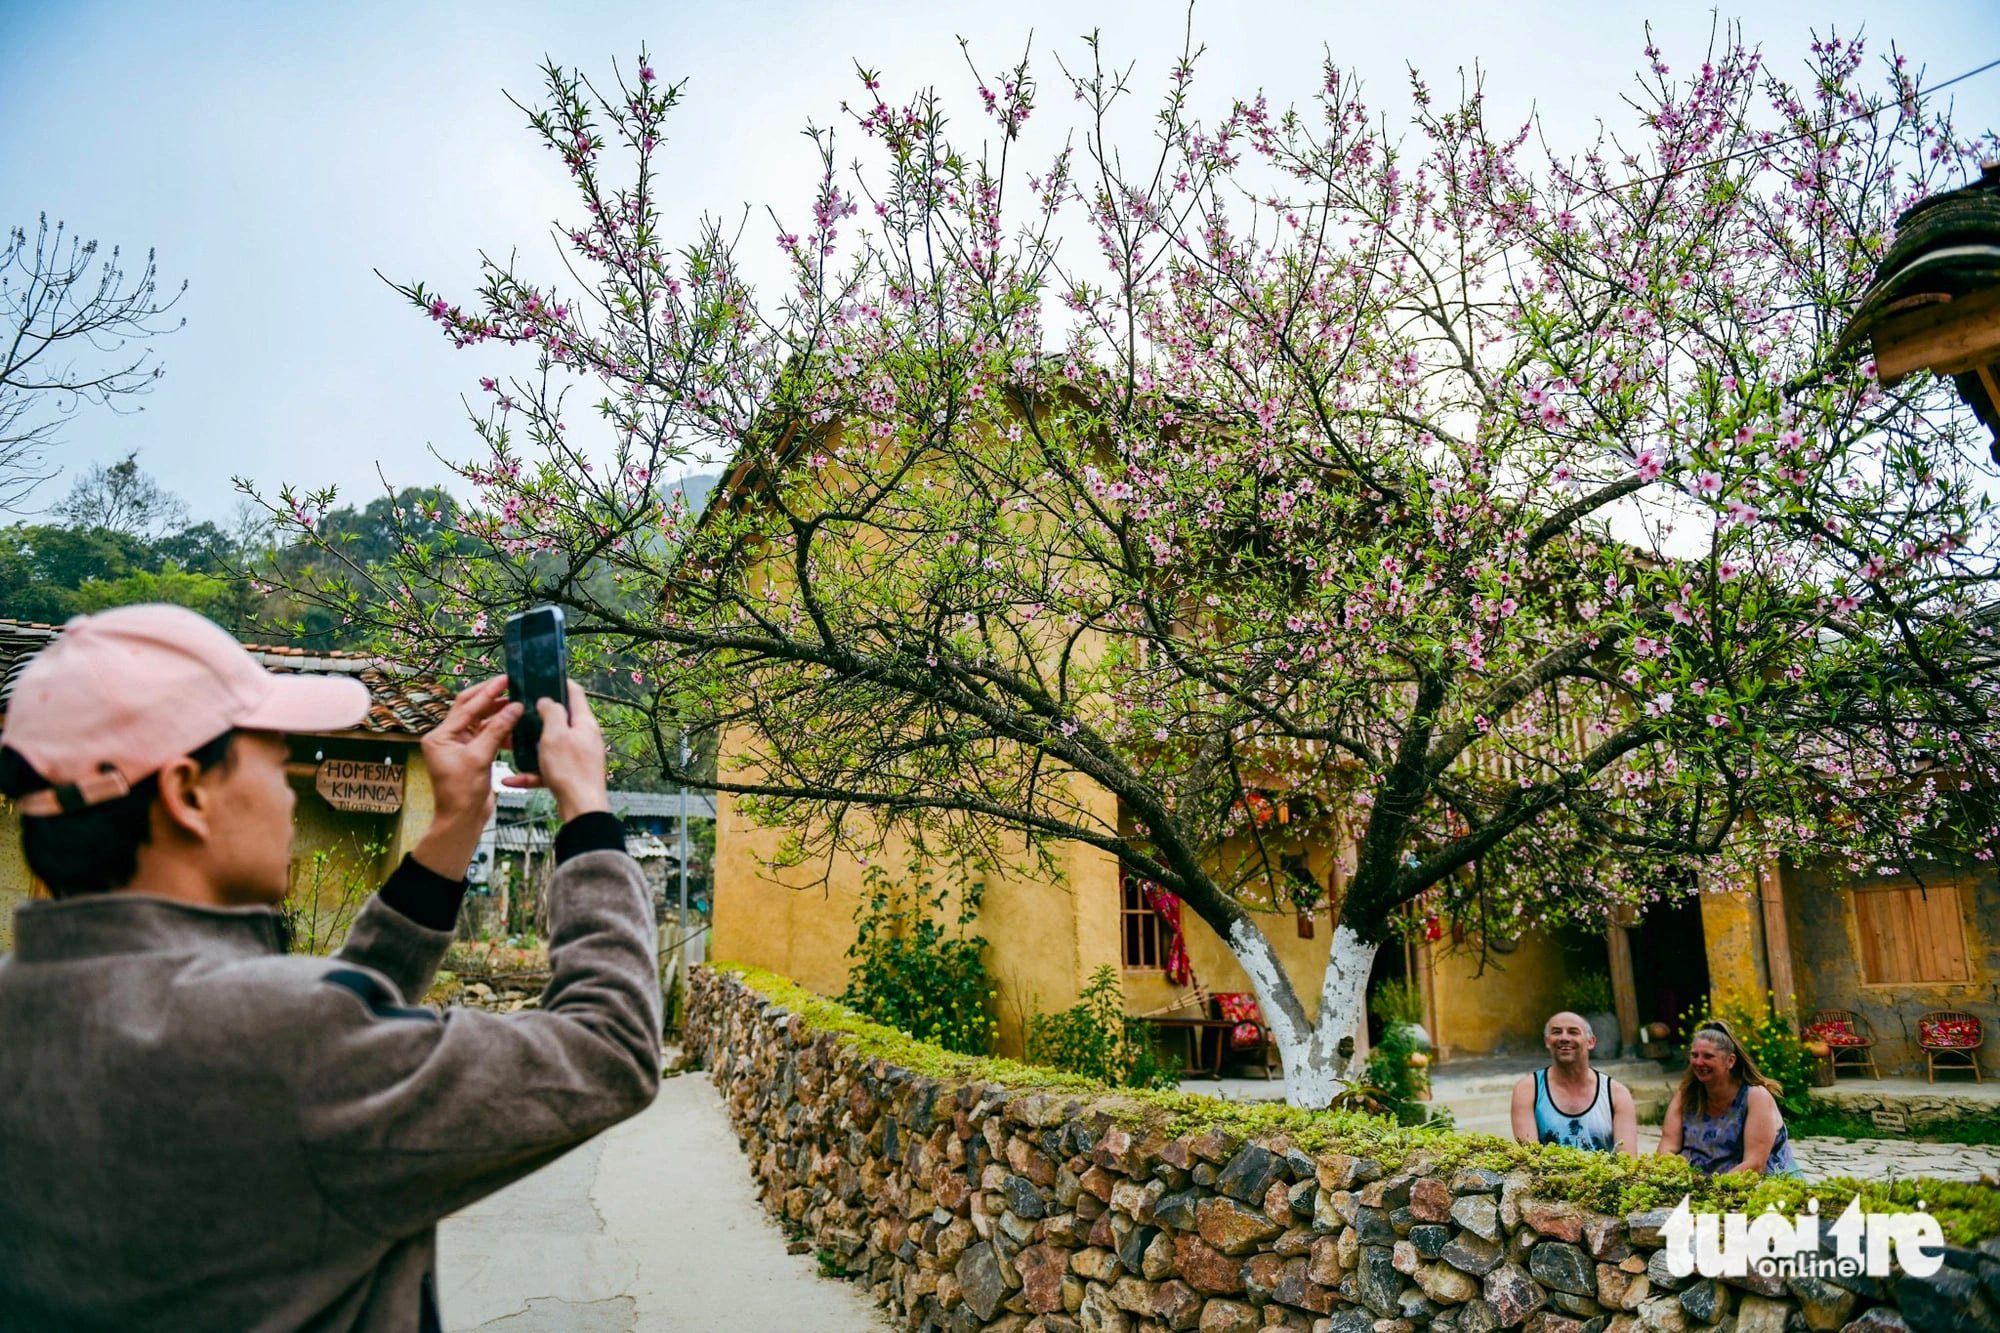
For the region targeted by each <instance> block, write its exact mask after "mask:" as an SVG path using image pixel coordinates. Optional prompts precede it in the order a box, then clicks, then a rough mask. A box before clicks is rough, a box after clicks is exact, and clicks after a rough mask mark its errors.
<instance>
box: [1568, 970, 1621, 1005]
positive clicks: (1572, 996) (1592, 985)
mask: <svg viewBox="0 0 2000 1333" xmlns="http://www.w3.org/2000/svg"><path fill="white" fill-rule="evenodd" d="M1559 994H1560V1003H1561V1004H1562V1007H1563V1008H1565V1009H1568V1010H1570V1011H1571V1012H1573V1013H1578V1014H1608V1013H1610V1012H1611V1010H1612V1008H1613V1006H1614V1005H1615V1004H1616V1003H1617V1002H1616V1001H1615V1000H1613V999H1612V997H1611V978H1610V977H1608V976H1606V975H1605V974H1604V973H1602V972H1585V973H1582V974H1581V975H1579V976H1574V977H1571V978H1570V979H1569V980H1567V981H1565V982H1563V986H1562V990H1561V992H1560V993H1559Z"/></svg>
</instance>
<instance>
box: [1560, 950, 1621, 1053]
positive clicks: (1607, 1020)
mask: <svg viewBox="0 0 2000 1333" xmlns="http://www.w3.org/2000/svg"><path fill="white" fill-rule="evenodd" d="M1562 1006H1563V1008H1565V1009H1568V1010H1570V1011H1571V1012H1573V1013H1577V1014H1581V1015H1582V1016H1583V1021H1584V1022H1586V1023H1588V1024H1590V1031H1591V1035H1592V1036H1594V1037H1596V1038H1597V1049H1596V1050H1595V1051H1593V1052H1592V1054H1593V1055H1594V1056H1595V1057H1596V1058H1597V1059H1599V1060H1615V1059H1617V1058H1618V1055H1619V1051H1620V1045H1621V1044H1620V1042H1619V1039H1618V1015H1617V1013H1616V1012H1614V1001H1613V1000H1612V998H1611V978H1610V977H1608V976H1606V975H1605V974H1604V973H1602V972H1585V973H1582V974H1581V975H1578V976H1574V977H1571V978H1570V979H1569V980H1568V981H1566V982H1564V983H1563V988H1562Z"/></svg>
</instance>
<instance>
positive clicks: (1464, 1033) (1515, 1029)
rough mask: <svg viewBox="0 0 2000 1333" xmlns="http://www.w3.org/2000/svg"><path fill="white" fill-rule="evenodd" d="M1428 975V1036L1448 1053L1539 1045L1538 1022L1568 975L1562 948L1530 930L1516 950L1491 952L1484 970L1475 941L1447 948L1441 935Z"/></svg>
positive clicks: (1553, 1006)
mask: <svg viewBox="0 0 2000 1333" xmlns="http://www.w3.org/2000/svg"><path fill="white" fill-rule="evenodd" d="M1431 975H1432V988H1433V989H1432V995H1433V997H1434V999H1435V1006H1434V1009H1433V1012H1434V1014H1435V1015H1436V1027H1437V1030H1436V1031H1434V1032H1432V1033H1431V1040H1432V1041H1433V1042H1434V1043H1436V1045H1437V1047H1438V1050H1439V1053H1440V1054H1441V1055H1442V1056H1443V1057H1444V1058H1446V1059H1450V1058H1452V1057H1454V1056H1457V1057H1465V1056H1475V1055H1492V1054H1494V1053H1495V1052H1497V1051H1500V1050H1501V1049H1502V1048H1504V1049H1505V1050H1506V1051H1507V1052H1508V1053H1510V1054H1516V1055H1518V1054H1522V1053H1526V1052H1532V1051H1535V1050H1539V1049H1540V1048H1541V1043H1542V1025H1543V1024H1544V1023H1546V1022H1547V1021H1548V1018H1549V1015H1550V1014H1553V1013H1555V1012H1556V1010H1557V1009H1559V1008H1560V1007H1561V1003H1560V1000H1559V998H1558V997H1559V996H1560V994H1561V992H1562V987H1563V982H1564V981H1565V980H1566V979H1567V973H1566V971H1565V969H1564V964H1563V956H1562V952H1561V950H1559V949H1557V948H1556V946H1555V944H1554V943H1553V942H1552V941H1550V940H1549V939H1548V938H1547V937H1545V936H1543V935H1539V934H1537V933H1535V932H1533V931H1530V932H1528V933H1527V934H1525V935H1523V936H1522V937H1521V940H1520V942H1519V944H1518V945H1517V946H1516V947H1515V949H1514V952H1512V953H1510V954H1498V955H1493V956H1490V957H1489V958H1488V959H1487V960H1486V966H1485V969H1484V971H1483V972H1482V971H1481V969H1480V965H1479V950H1478V947H1477V944H1476V942H1471V941H1468V943H1467V944H1465V945H1461V946H1459V947H1457V948H1445V947H1443V941H1439V942H1438V943H1436V944H1433V945H1432V946H1431Z"/></svg>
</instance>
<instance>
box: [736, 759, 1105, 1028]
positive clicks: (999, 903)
mask: <svg viewBox="0 0 2000 1333" xmlns="http://www.w3.org/2000/svg"><path fill="white" fill-rule="evenodd" d="M1102 799H1104V800H1108V799H1109V798H1108V797H1104V798H1102ZM782 836H783V835H782V833H781V832H780V831H778V830H773V829H766V828H759V827H758V826H756V825H755V824H753V823H751V822H750V821H749V820H748V819H747V818H746V817H745V816H744V815H743V813H742V811H741V810H740V809H739V808H738V807H737V803H736V802H735V801H734V800H732V799H731V798H730V797H729V796H727V795H722V796H719V797H718V798H717V800H716V850H715V911H714V918H713V919H714V930H713V940H712V946H711V951H710V956H712V957H714V958H716V959H718V960H720V961H724V962H735V963H748V964H752V965H754V966H757V967H766V968H769V969H771V970H772V971H774V972H778V973H781V974H783V975H785V976H788V977H791V978H792V979H793V980H795V981H797V982H798V983H799V984H800V985H802V986H805V987H807V988H809V989H811V990H815V991H818V992H819V993H820V994H822V995H838V994H840V992H841V991H842V990H844V989H846V986H847V970H848V961H849V960H848V958H847V950H848V948H849V947H850V946H851V945H852V944H853V943H854V935H855V915H856V913H857V911H858V909H859V908H860V906H861V903H862V894H863V876H864V874H865V873H866V869H865V867H864V866H862V865H861V864H860V863H859V862H857V861H855V860H854V859H852V858H849V857H840V858H837V859H836V860H835V861H834V862H833V864H832V866H831V867H828V866H827V865H826V864H825V863H823V862H822V863H819V864H816V865H813V866H808V867H800V868H798V869H794V870H787V871H783V872H778V873H776V874H774V872H772V871H771V870H770V869H769V868H768V865H767V863H768V861H769V859H770V858H771V857H772V856H773V855H774V854H775V853H776V851H777V849H778V847H779V844H780V842H781V841H782ZM904 852H905V849H903V848H901V847H899V846H896V845H893V844H892V845H891V846H889V847H886V848H884V849H883V851H882V852H881V853H880V857H881V858H882V860H883V863H884V864H886V865H888V866H890V867H892V868H893V869H898V870H899V869H900V868H901V866H902V865H903V864H904ZM1058 856H1059V861H1060V864H1061V867H1062V870H1063V875H1062V877H1061V878H1060V879H1056V878H1050V877H1045V876H1042V875H1039V874H1035V873H1032V872H1028V871H1025V870H1024V871H1023V872H1022V873H1006V874H1000V875H994V876H989V877H987V878H986V879H985V881H984V893H983V895H982V906H981V908H980V911H979V913H978V915H977V916H976V917H975V918H974V920H973V921H972V923H971V925H970V926H969V929H970V930H971V931H972V932H974V933H976V934H980V935H983V936H985V937H986V939H987V940H989V941H991V942H992V943H993V946H994V947H992V948H990V949H989V950H988V953H987V965H988V968H989V970H990V971H991V973H992V977H993V983H994V989H995V990H996V991H997V992H998V996H997V999H996V1002H995V1017H996V1018H997V1019H998V1020H999V1023H1000V1031H999V1047H1000V1050H1001V1051H1002V1052H1003V1053H1006V1054H1013V1055H1018V1054H1019V1053H1020V1051H1021V1043H1022V1035H1023V1031H1024V1029H1025V1027H1026V1024H1027V1020H1028V1019H1029V1018H1030V1017H1032V1016H1033V1014H1034V1013H1035V1011H1036V1009H1037V1007H1039V1008H1040V1009H1042V1010H1055V1009H1063V1008H1067V1007H1068V1006H1069V1005H1071V1004H1073V1003H1075V1001H1076V996H1077V992H1078V991H1079V990H1081V989H1082V987H1083V985H1084V983H1085V981H1087V980H1088V978H1089V975H1090V972H1091V971H1092V970H1093V969H1094V968H1096V967H1097V966H1098V965H1099V964H1100V963H1105V962H1108V963H1110V964H1112V965H1113V966H1116V965H1117V962H1118V917H1117V905H1118V888H1117V885H1118V879H1117V867H1116V863H1115V862H1114V861H1113V860H1112V859H1111V858H1110V857H1109V856H1107V855H1106V854H1105V853H1103V852H1100V851H1098V850H1097V849H1095V848H1091V847H1085V846H1083V845H1081V844H1075V845H1072V846H1070V847H1067V848H1064V849H1063V850H1062V851H1061V852H1060V853H1059V854H1058ZM1024 861H1025V858H1024ZM1106 902H1108V903H1109V904H1110V910H1109V912H1101V911H1093V910H1091V908H1092V907H1094V906H1095V905H1096V904H1098V903H1106Z"/></svg>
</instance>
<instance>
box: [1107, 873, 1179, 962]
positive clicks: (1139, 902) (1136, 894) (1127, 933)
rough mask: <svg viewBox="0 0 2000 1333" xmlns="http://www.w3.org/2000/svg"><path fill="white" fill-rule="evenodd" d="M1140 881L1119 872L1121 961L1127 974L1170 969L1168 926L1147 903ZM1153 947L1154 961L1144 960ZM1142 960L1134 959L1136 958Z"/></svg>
mask: <svg viewBox="0 0 2000 1333" xmlns="http://www.w3.org/2000/svg"><path fill="white" fill-rule="evenodd" d="M1140 882H1141V881H1140V879H1139V877H1138V876H1137V875H1135V874H1133V873H1131V872H1130V871H1128V870H1120V871H1119V872H1118V961H1119V966H1120V967H1121V968H1122V969H1123V970H1124V971H1127V972H1164V971H1166V970H1167V943H1168V941H1167V923H1166V922H1164V921H1162V920H1160V914H1159V913H1158V912H1155V911H1154V910H1153V909H1152V907H1151V905H1150V904H1148V903H1147V902H1146V895H1145V892H1144V891H1143V890H1142V889H1141V888H1140V887H1139V885H1140ZM1148 946H1150V952H1151V953H1152V959H1151V960H1150V961H1148V960H1147V959H1146V958H1145V955H1146V953H1147V952H1148ZM1135 953H1136V954H1138V955H1139V958H1138V959H1136V960H1135V959H1134V957H1133V955H1134V954H1135Z"/></svg>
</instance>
